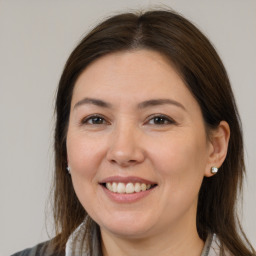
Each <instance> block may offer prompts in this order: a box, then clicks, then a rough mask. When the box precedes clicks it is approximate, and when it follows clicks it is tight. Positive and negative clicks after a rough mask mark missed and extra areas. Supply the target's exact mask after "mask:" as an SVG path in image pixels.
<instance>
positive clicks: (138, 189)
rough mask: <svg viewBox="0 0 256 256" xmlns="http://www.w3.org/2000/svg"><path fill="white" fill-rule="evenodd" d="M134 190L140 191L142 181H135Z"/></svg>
mask: <svg viewBox="0 0 256 256" xmlns="http://www.w3.org/2000/svg"><path fill="white" fill-rule="evenodd" d="M134 190H135V192H140V183H135V187H134Z"/></svg>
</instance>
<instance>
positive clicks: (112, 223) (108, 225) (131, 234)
mask: <svg viewBox="0 0 256 256" xmlns="http://www.w3.org/2000/svg"><path fill="white" fill-rule="evenodd" d="M125 215H127V216H124V215H122V216H118V217H116V216H114V215H113V216H112V218H111V219H110V220H103V221H99V222H97V221H96V222H97V223H98V224H99V226H100V228H101V231H103V232H104V231H106V232H108V233H112V234H113V235H115V236H119V237H125V238H130V239H135V238H143V237H145V235H146V234H147V233H149V232H150V230H151V229H152V226H154V224H153V222H154V220H151V221H150V220H149V219H147V218H145V216H143V215H141V216H140V217H138V218H137V217H135V216H134V217H132V214H129V213H128V214H125Z"/></svg>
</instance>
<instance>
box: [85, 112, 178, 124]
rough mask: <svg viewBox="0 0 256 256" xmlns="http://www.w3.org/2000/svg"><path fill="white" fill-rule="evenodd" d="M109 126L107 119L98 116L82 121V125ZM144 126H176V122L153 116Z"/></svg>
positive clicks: (156, 115)
mask: <svg viewBox="0 0 256 256" xmlns="http://www.w3.org/2000/svg"><path fill="white" fill-rule="evenodd" d="M95 121H96V122H95ZM151 121H153V122H154V123H150V122H151ZM97 122H98V123H97ZM156 122H158V123H156ZM159 122H160V123H159ZM109 124H110V122H108V121H106V118H105V117H104V116H102V115H97V114H94V115H90V116H88V117H86V118H84V119H82V121H81V125H109ZM144 124H150V125H157V126H164V125H171V124H176V122H175V121H174V120H173V119H172V118H170V117H168V116H166V115H163V114H155V115H153V116H150V117H148V118H147V120H146V122H145V123H144Z"/></svg>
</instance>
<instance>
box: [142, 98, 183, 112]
mask: <svg viewBox="0 0 256 256" xmlns="http://www.w3.org/2000/svg"><path fill="white" fill-rule="evenodd" d="M165 104H171V105H175V106H177V107H180V108H182V109H183V110H185V111H186V108H185V107H184V106H183V105H182V104H181V103H179V102H178V101H175V100H171V99H152V100H146V101H143V102H141V103H139V105H138V107H139V108H140V109H142V108H147V107H152V106H158V105H165Z"/></svg>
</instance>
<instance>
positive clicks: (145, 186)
mask: <svg viewBox="0 0 256 256" xmlns="http://www.w3.org/2000/svg"><path fill="white" fill-rule="evenodd" d="M140 188H141V190H142V191H146V189H147V185H146V184H145V183H142V184H141V186H140Z"/></svg>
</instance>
